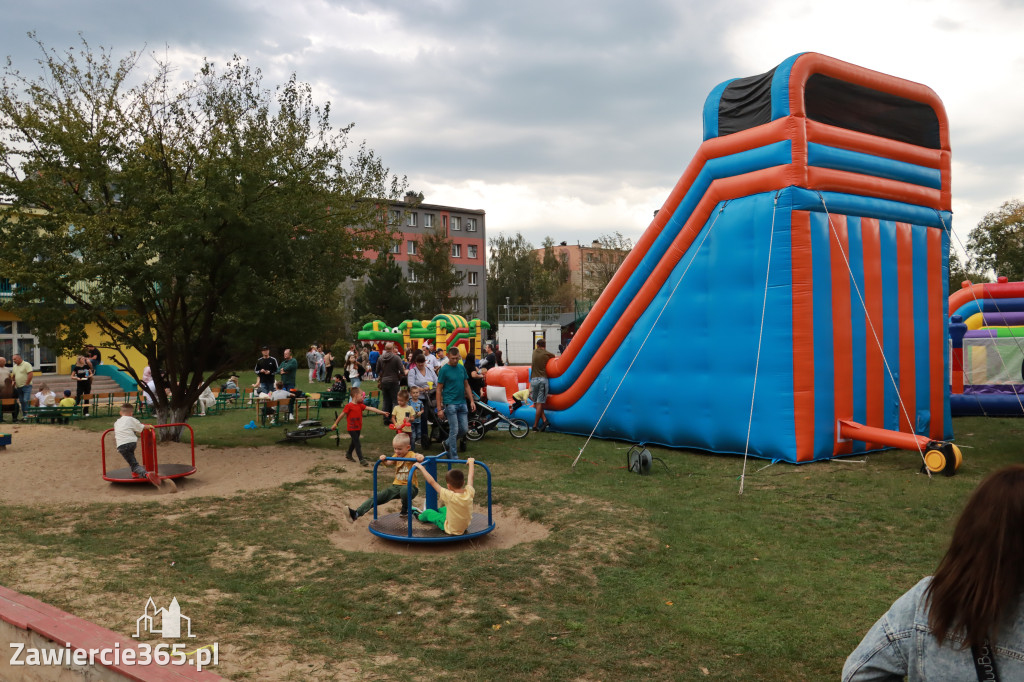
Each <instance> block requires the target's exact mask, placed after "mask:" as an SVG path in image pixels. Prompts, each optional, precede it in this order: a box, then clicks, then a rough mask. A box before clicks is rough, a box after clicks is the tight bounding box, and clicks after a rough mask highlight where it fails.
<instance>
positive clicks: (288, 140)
mask: <svg viewBox="0 0 1024 682" xmlns="http://www.w3.org/2000/svg"><path fill="white" fill-rule="evenodd" d="M33 38H34V36H33ZM37 44H38V45H39V48H40V50H41V53H42V58H41V60H40V61H39V64H40V65H41V71H40V73H38V74H36V75H26V74H23V73H21V72H20V71H18V70H17V69H16V68H15V67H14V66H13V65H12V64H11V62H10V61H9V60H8V64H7V66H6V67H5V68H4V70H3V81H2V85H0V195H6V196H10V197H13V207H12V209H11V210H9V211H5V212H3V215H2V216H0V238H2V239H3V242H4V244H5V245H6V248H4V249H3V250H2V252H0V266H2V267H3V271H4V274H5V275H6V276H7V277H9V278H10V280H11V281H12V282H14V283H15V284H14V294H13V298H12V300H11V301H10V304H9V307H10V309H11V310H13V311H14V312H15V313H16V314H18V315H19V316H21V317H22V318H23V319H25V320H26V321H28V322H29V323H30V324H32V325H33V326H34V327H35V328H36V329H38V330H39V333H40V335H41V336H42V337H43V339H44V340H45V342H46V343H47V344H48V345H50V346H51V347H53V348H54V349H55V350H56V351H58V352H61V353H71V352H77V350H78V349H79V348H81V345H82V343H83V341H84V338H85V332H84V328H85V325H86V324H87V323H95V324H96V325H97V326H98V327H99V329H100V331H101V332H102V333H103V334H105V335H106V336H107V337H109V339H110V341H109V343H108V344H107V345H106V346H105V348H107V349H108V350H112V351H113V352H114V353H115V354H116V356H115V357H116V360H115V363H116V364H117V365H119V366H120V367H121V368H122V369H123V370H125V371H127V372H129V373H130V374H132V375H133V376H134V375H135V372H134V370H133V369H132V368H131V367H130V366H129V365H128V358H127V356H126V354H125V352H126V350H127V349H128V348H129V347H133V348H135V349H136V350H138V351H139V352H140V353H142V354H143V355H144V356H145V357H146V360H147V361H148V363H149V366H150V367H151V368H152V370H153V375H154V378H155V381H156V389H157V390H156V395H155V401H156V411H157V415H158V417H159V418H160V419H161V421H164V422H183V421H185V420H186V419H187V418H188V415H189V413H190V410H191V407H192V405H193V404H194V403H195V401H196V399H197V397H198V395H199V393H200V392H201V391H202V390H203V388H204V387H205V386H206V385H207V384H208V383H211V382H212V381H214V380H216V379H218V378H221V377H223V376H225V375H226V374H227V373H228V372H229V371H230V370H231V369H232V368H234V367H237V366H239V364H241V363H245V364H248V363H249V362H250V361H251V360H252V358H253V357H254V356H255V355H256V351H255V350H254V349H255V348H257V347H258V346H259V345H260V344H261V343H270V342H273V341H274V340H276V339H280V338H292V337H294V336H296V335H301V336H304V337H305V338H307V339H308V338H317V337H318V335H319V334H320V333H321V332H322V328H321V327H320V325H319V322H318V320H317V314H318V312H319V311H321V310H322V309H323V307H324V302H325V301H331V300H333V295H334V292H335V288H336V287H337V285H338V283H339V282H341V281H342V280H343V279H344V278H346V277H350V276H356V275H359V274H361V273H362V272H363V270H364V264H363V261H362V258H361V254H360V253H359V252H358V250H357V249H358V248H375V249H381V248H382V247H383V244H384V242H385V241H386V239H387V238H388V235H387V231H386V230H385V229H384V228H383V226H382V225H381V224H380V223H381V220H380V218H381V215H380V211H379V209H378V206H379V204H378V200H392V199H394V198H396V197H398V196H400V192H401V191H402V190H403V189H404V186H403V183H402V182H401V181H399V180H398V179H396V178H394V177H393V176H392V175H391V174H390V172H389V171H388V170H387V169H386V168H385V167H384V166H383V165H382V163H381V161H380V160H379V159H378V158H377V157H376V156H375V155H374V153H373V152H372V151H370V150H369V149H367V148H366V147H365V146H360V147H359V148H357V149H356V150H355V151H354V152H353V153H351V154H350V153H348V152H346V147H347V143H348V133H349V131H350V130H351V126H347V127H345V128H342V129H340V130H335V129H334V128H332V126H331V125H330V122H329V116H328V114H329V106H324V107H322V108H321V107H318V106H315V105H314V104H313V97H312V94H311V91H310V88H309V86H308V85H306V84H303V83H301V82H299V81H297V80H296V78H295V77H294V76H293V77H292V78H291V79H289V80H288V81H287V82H286V83H284V84H283V85H281V86H279V87H277V88H276V89H275V90H274V91H273V92H271V91H269V90H267V89H265V88H264V86H263V83H262V78H261V74H260V72H259V71H258V70H253V69H251V68H250V67H249V66H248V65H247V64H246V63H245V62H244V61H243V60H241V59H240V58H237V57H236V58H235V59H233V60H232V61H230V62H229V63H228V64H227V65H226V66H225V67H223V70H220V69H218V68H216V67H215V66H214V65H213V64H212V63H209V62H207V63H205V64H204V65H203V67H202V69H201V70H200V72H199V73H197V74H196V75H195V77H194V78H193V79H192V80H190V81H188V82H185V83H182V84H175V83H174V82H172V78H171V76H172V74H173V73H174V69H173V67H172V65H170V64H167V63H162V62H158V63H157V65H156V71H155V74H154V75H152V76H150V77H145V78H143V77H142V76H141V74H139V73H137V72H136V66H137V63H138V60H139V55H138V54H136V53H132V54H129V55H128V56H126V57H124V58H122V59H120V60H115V59H114V58H113V57H112V55H111V53H110V51H108V50H104V49H102V48H101V49H100V50H98V51H94V50H93V49H92V48H91V47H90V46H89V45H88V43H86V42H85V41H84V40H83V41H82V43H81V45H80V46H79V47H78V48H77V49H75V48H72V49H69V50H67V51H65V52H60V53H58V52H57V51H54V50H52V49H50V48H47V47H46V46H44V45H43V44H42V43H39V42H38V41H37ZM137 81H141V82H139V83H138V85H135V86H133V87H129V85H128V83H129V82H137ZM352 226H360V227H358V228H353V227H352ZM69 304H70V305H69ZM136 378H137V377H136ZM165 389H167V390H169V395H165ZM176 435H177V434H173V433H165V437H175V436H176Z"/></svg>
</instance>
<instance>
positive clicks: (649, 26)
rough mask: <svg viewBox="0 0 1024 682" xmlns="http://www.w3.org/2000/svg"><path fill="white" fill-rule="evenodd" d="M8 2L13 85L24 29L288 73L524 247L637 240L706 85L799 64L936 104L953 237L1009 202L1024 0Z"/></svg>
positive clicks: (688, 135)
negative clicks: (814, 57) (801, 60)
mask: <svg viewBox="0 0 1024 682" xmlns="http://www.w3.org/2000/svg"><path fill="white" fill-rule="evenodd" d="M4 4H5V5H7V7H5V9H4V21H3V22H2V25H0V46H2V51H3V52H4V53H5V54H6V55H8V56H10V58H11V59H12V61H13V63H14V65H15V66H17V67H19V68H20V69H21V70H22V71H23V72H31V71H32V69H34V68H36V66H35V60H36V59H37V58H38V56H39V51H38V48H37V47H36V45H35V43H34V42H33V41H32V40H31V39H29V38H28V36H27V33H28V32H29V31H34V32H35V33H36V35H37V37H38V38H39V39H40V40H41V41H42V42H44V43H45V44H46V45H48V46H50V47H54V48H58V49H63V48H67V47H72V46H75V45H77V44H78V41H79V37H78V36H79V34H81V35H82V36H83V37H84V38H85V39H86V40H87V41H88V42H89V43H90V44H91V45H93V46H100V45H102V46H104V47H107V48H110V49H112V50H113V51H114V54H115V55H117V56H121V55H124V54H127V53H128V52H129V51H133V50H134V51H141V52H144V53H155V54H157V55H159V56H160V57H161V58H166V59H169V60H170V61H171V62H172V63H173V64H175V65H176V66H177V67H178V68H179V69H180V72H181V73H182V74H183V76H189V75H191V74H192V73H194V71H195V70H196V68H197V67H198V65H199V64H201V63H202V60H203V59H204V58H206V59H209V60H211V61H212V62H214V63H217V64H223V63H225V62H226V61H227V60H229V59H230V58H231V57H232V55H236V54H237V55H240V56H242V57H244V58H246V59H248V60H249V62H250V63H251V64H252V65H253V66H256V67H258V68H260V69H261V70H262V72H263V74H264V77H265V82H266V83H267V84H268V85H273V84H277V83H282V82H284V81H286V80H287V78H288V77H289V75H290V74H292V73H295V74H296V75H297V76H298V78H299V79H300V80H302V81H306V82H308V83H310V84H311V85H312V87H313V91H314V95H315V97H316V98H317V99H319V100H323V101H330V102H331V111H332V120H333V122H334V123H335V124H336V125H338V126H341V125H345V124H348V123H350V122H354V123H355V127H354V129H353V131H352V135H353V137H354V139H355V140H356V141H363V140H365V141H366V143H367V145H368V146H369V147H371V148H372V149H374V150H375V151H376V152H377V153H378V154H379V155H380V156H381V157H382V158H383V160H384V162H385V163H386V164H387V165H388V166H389V167H390V168H391V170H392V171H393V172H395V173H397V174H398V175H404V176H406V177H407V178H408V183H409V188H410V189H412V190H414V191H421V192H423V193H424V195H425V200H426V201H427V202H428V203H434V204H444V205H449V206H459V207H464V208H473V209H483V210H485V211H486V212H487V215H486V227H487V234H488V236H491V237H493V236H495V235H496V234H499V233H503V234H509V235H511V234H514V233H516V232H521V233H522V234H523V235H524V236H525V237H526V238H527V239H529V240H530V241H531V242H533V243H534V244H535V245H538V246H539V245H540V243H541V242H542V240H543V239H544V238H545V237H546V236H550V237H552V238H553V239H554V240H555V241H556V242H558V241H568V242H569V243H576V242H577V241H579V242H582V243H587V242H590V241H592V240H593V239H596V238H598V237H600V236H601V235H603V234H610V233H613V232H616V231H618V232H621V233H623V234H624V235H625V236H627V237H630V238H632V239H634V240H635V239H636V238H638V237H639V235H640V234H641V233H642V232H643V230H644V229H646V227H647V225H648V224H649V223H650V221H651V218H652V215H653V212H654V210H655V209H658V208H659V207H660V206H661V204H662V203H663V202H664V200H665V198H666V197H667V196H668V193H669V191H670V190H671V188H672V186H673V185H674V184H675V182H676V180H677V179H678V178H679V176H680V175H681V174H682V172H683V170H684V169H685V168H686V165H687V164H688V163H689V161H690V159H691V158H692V156H693V154H694V152H695V151H696V149H697V147H698V146H699V145H700V142H701V135H702V130H701V110H702V106H703V103H704V99H705V98H706V97H707V95H708V93H709V92H710V91H711V89H712V88H714V86H715V85H717V84H718V83H720V82H721V81H723V80H726V79H729V78H737V77H744V76H751V75H755V74H759V73H763V72H765V71H768V70H770V69H771V68H773V67H774V66H776V65H777V64H778V63H779V62H781V61H782V60H784V59H786V58H787V57H789V56H791V55H793V54H796V53H799V52H821V53H823V54H826V55H829V56H831V57H836V58H838V59H842V60H845V61H848V62H852V63H854V64H857V65H860V66H865V67H868V68H871V69H875V70H877V71H882V72H884V73H888V74H891V75H895V76H899V77H901V78H906V79H908V80H912V81H917V82H920V83H924V84H925V85H927V86H929V87H931V88H932V89H933V90H935V92H936V93H938V95H939V97H940V98H942V100H943V102H944V104H945V106H946V110H947V113H948V116H949V119H950V129H951V132H950V137H951V146H952V153H953V212H954V220H953V222H954V229H955V232H956V234H957V236H958V238H959V240H961V241H963V242H964V243H966V241H967V235H968V233H969V232H970V229H971V228H972V227H974V226H975V225H977V223H978V222H979V221H980V220H981V218H982V217H983V216H984V215H985V214H986V213H988V212H990V211H994V210H996V209H997V208H998V207H999V206H1000V205H1001V204H1002V203H1003V202H1004V201H1007V200H1010V199H1013V198H1020V199H1024V135H1021V134H1020V128H1021V126H1022V122H1024V88H1022V87H1020V84H1021V83H1024V0H1003V1H998V0H969V1H966V0H928V1H921V2H919V1H916V0H888V1H884V2H883V1H881V0H862V1H861V2H859V3H857V4H853V3H845V2H843V3H840V2H830V1H829V0H815V1H813V2H811V1H804V0H775V1H773V2H753V1H748V0H719V1H718V2H697V1H695V0H675V1H670V0H663V1H659V0H631V1H630V2H622V1H615V2H612V1H607V0H587V1H585V2H584V1H577V0H544V1H540V0H519V1H518V2H515V3H510V2H492V1H490V0H406V1H405V2H397V1H393V0H377V1H374V2H370V1H361V0H288V1H287V2H280V1H279V0H275V1H270V0H245V1H244V2H243V0H177V1H176V2H173V3H144V2H143V3H140V2H137V1H135V0H132V1H131V2H129V1H128V0H75V1H66V2H57V1H54V0H33V1H32V2H21V3H13V2H5V3H4ZM143 63H144V64H145V60H144V62H143ZM954 245H955V246H956V245H957V240H956V239H954Z"/></svg>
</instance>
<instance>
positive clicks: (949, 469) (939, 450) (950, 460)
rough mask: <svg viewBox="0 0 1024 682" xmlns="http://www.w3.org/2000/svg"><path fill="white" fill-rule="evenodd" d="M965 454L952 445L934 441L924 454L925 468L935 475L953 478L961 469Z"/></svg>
mask: <svg viewBox="0 0 1024 682" xmlns="http://www.w3.org/2000/svg"><path fill="white" fill-rule="evenodd" d="M962 462H963V454H962V453H961V452H960V448H958V447H957V446H955V445H953V444H952V443H940V442H937V441H932V442H931V443H929V444H928V449H927V451H925V453H924V466H925V468H927V469H928V471H930V472H932V473H933V474H944V475H946V476H952V475H953V474H955V473H956V470H957V469H959V468H960V464H961V463H962Z"/></svg>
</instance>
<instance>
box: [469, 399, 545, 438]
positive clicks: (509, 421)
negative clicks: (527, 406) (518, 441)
mask: <svg viewBox="0 0 1024 682" xmlns="http://www.w3.org/2000/svg"><path fill="white" fill-rule="evenodd" d="M495 429H498V430H502V431H504V430H508V432H509V435H511V436H512V437H513V438H526V436H528V435H529V434H530V425H529V424H527V423H526V421H525V420H523V419H518V418H516V417H506V416H505V415H504V414H502V413H501V412H499V411H498V410H496V409H495V408H493V407H491V406H490V405H489V404H488V403H487V401H486V400H480V399H479V398H478V399H477V401H476V411H475V412H473V414H471V415H469V433H467V434H466V438H468V439H469V440H471V441H478V440H480V439H481V438H483V437H484V434H485V433H487V432H488V431H494V430H495Z"/></svg>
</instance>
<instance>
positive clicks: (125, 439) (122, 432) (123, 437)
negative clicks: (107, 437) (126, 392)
mask: <svg viewBox="0 0 1024 682" xmlns="http://www.w3.org/2000/svg"><path fill="white" fill-rule="evenodd" d="M118 412H119V413H120V415H121V418H120V419H118V420H117V421H116V422H114V442H115V443H116V444H117V451H118V452H120V453H121V456H122V457H124V461H126V462H128V466H129V467H131V470H132V473H133V474H135V475H136V476H138V477H140V478H147V479H149V482H150V483H152V484H153V485H155V486H156V487H157V488H159V487H160V485H161V484H162V481H161V480H160V477H159V476H157V475H156V472H155V471H146V469H145V467H143V466H142V465H141V464H139V462H138V461H137V460H136V459H135V444H136V443H138V442H139V434H140V433H142V432H143V431H144V430H146V429H150V430H154V429H153V427H152V426H150V425H149V424H143V423H142V422H140V421H139V420H138V419H136V418H135V417H133V416H132V415H134V414H135V408H134V407H132V406H131V404H129V403H125V404H124V405H122V406H121V409H120V410H118Z"/></svg>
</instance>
